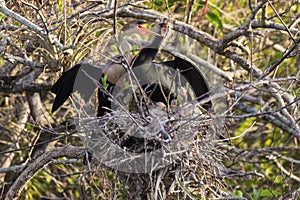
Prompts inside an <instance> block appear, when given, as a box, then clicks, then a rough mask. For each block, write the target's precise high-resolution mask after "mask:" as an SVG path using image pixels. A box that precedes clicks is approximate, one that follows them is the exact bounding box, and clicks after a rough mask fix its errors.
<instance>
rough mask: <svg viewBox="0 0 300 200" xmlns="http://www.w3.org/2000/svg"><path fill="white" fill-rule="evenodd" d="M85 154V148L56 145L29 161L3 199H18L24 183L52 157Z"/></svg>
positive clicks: (76, 156)
mask: <svg viewBox="0 0 300 200" xmlns="http://www.w3.org/2000/svg"><path fill="white" fill-rule="evenodd" d="M84 155H85V149H83V148H80V147H75V146H65V147H56V148H54V149H52V150H50V151H48V152H46V153H44V154H42V155H41V156H40V157H38V158H37V159H36V160H34V161H33V162H32V163H29V164H28V166H27V167H26V169H25V170H24V171H23V172H22V174H21V175H20V176H19V177H18V179H17V180H16V181H15V182H14V184H13V185H12V186H11V188H10V189H9V191H8V193H7V195H6V197H5V200H12V199H18V198H19V197H20V194H21V192H22V190H23V189H24V187H25V185H26V183H27V182H28V181H30V179H32V178H33V177H34V175H35V174H36V173H37V172H38V171H40V170H41V169H42V168H43V167H44V166H46V165H47V164H49V163H50V162H51V161H52V159H57V158H61V157H67V158H81V157H83V156H84Z"/></svg>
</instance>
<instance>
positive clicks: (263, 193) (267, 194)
mask: <svg viewBox="0 0 300 200" xmlns="http://www.w3.org/2000/svg"><path fill="white" fill-rule="evenodd" d="M259 196H261V197H271V196H273V194H272V193H271V192H270V190H267V189H266V190H261V191H260V192H259Z"/></svg>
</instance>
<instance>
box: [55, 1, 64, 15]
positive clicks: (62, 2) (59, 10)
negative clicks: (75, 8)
mask: <svg viewBox="0 0 300 200" xmlns="http://www.w3.org/2000/svg"><path fill="white" fill-rule="evenodd" d="M57 3H58V12H59V13H61V12H62V11H63V10H64V1H63V0H57Z"/></svg>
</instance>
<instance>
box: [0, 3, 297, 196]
mask: <svg viewBox="0 0 300 200" xmlns="http://www.w3.org/2000/svg"><path fill="white" fill-rule="evenodd" d="M0 2H1V5H0V107H1V111H0V143H1V145H0V154H1V156H0V165H1V169H0V183H1V184H0V186H1V188H2V189H1V193H0V196H1V197H2V198H4V196H5V195H6V193H7V191H8V189H9V188H10V187H11V185H12V183H13V182H15V181H16V180H17V177H19V176H20V174H21V172H22V171H23V170H24V169H25V168H24V167H25V166H28V165H29V164H30V163H31V162H33V160H35V159H37V158H40V157H39V156H41V155H42V156H43V155H44V156H48V154H46V153H45V152H48V151H49V150H51V149H54V147H60V148H62V149H60V150H63V148H64V147H66V146H70V145H72V146H77V147H82V142H81V141H80V140H79V138H78V136H77V135H76V133H75V132H76V131H75V130H74V126H73V124H72V118H71V117H72V116H73V113H72V111H71V105H70V103H68V104H65V105H64V106H63V108H61V110H60V111H59V112H56V113H52V112H51V105H52V102H53V99H54V95H53V94H51V93H50V92H49V90H50V88H51V86H52V85H53V83H54V82H55V81H56V80H57V78H58V77H59V76H60V75H61V73H62V72H63V71H65V70H66V69H68V68H70V67H71V66H73V65H74V64H75V63H77V62H79V61H82V60H84V59H87V58H90V57H91V55H93V54H94V52H93V50H98V49H97V48H99V49H100V50H99V51H101V46H100V44H101V42H102V40H103V39H104V38H105V37H108V36H111V35H112V34H113V28H114V20H116V22H117V23H116V25H117V29H120V27H121V25H122V24H124V23H125V22H126V21H129V20H130V19H132V18H138V19H144V20H149V21H154V20H156V19H158V18H162V17H166V18H168V19H169V20H170V24H171V28H172V29H173V30H175V31H178V32H181V33H182V34H185V35H187V36H189V37H190V38H193V40H194V41H195V42H196V44H197V45H199V46H201V47H199V51H197V48H194V52H193V54H194V55H195V56H196V57H199V58H202V59H204V60H206V61H207V62H208V63H210V64H211V67H212V68H211V69H214V70H211V71H212V73H215V74H217V76H218V77H220V79H221V80H222V81H221V82H222V84H223V86H224V89H223V90H222V91H218V93H217V94H220V95H221V96H222V97H224V99H225V100H226V101H225V102H226V109H223V110H222V112H221V113H218V115H215V116H217V117H218V118H219V119H222V120H224V127H223V129H222V134H223V135H224V136H225V138H229V139H227V140H219V139H216V146H215V150H216V151H219V152H220V154H222V155H224V156H223V158H222V163H223V164H224V166H226V168H228V169H230V170H232V175H231V174H230V173H227V174H226V176H225V175H224V177H222V178H221V179H222V181H224V182H222V190H223V191H226V192H227V193H229V194H231V195H232V196H235V197H236V198H240V199H242V198H246V199H297V197H298V198H299V194H300V191H299V185H300V167H299V165H300V149H299V141H300V127H299V126H300V123H299V121H300V114H299V113H300V112H299V106H300V105H299V104H300V56H299V55H300V46H299V43H300V33H299V31H300V14H299V13H300V4H299V1H298V0H290V1H285V0H272V1H271V0H260V1H254V0H247V1H246V0H230V1H217V0H207V1H203V0H189V1H187V0H169V1H168V0H166V1H160V0H158V1H117V2H112V1H107V2H106V1H80V0H56V1H54V0H48V1H46V0H27V1H25V0H18V1H10V0H8V1H6V2H5V1H3V0H2V1H0ZM115 3H116V4H115ZM5 5H6V6H5ZM9 11H12V12H13V13H10V12H9ZM16 14H18V15H21V16H22V17H24V18H25V19H27V21H26V20H25V21H24V20H22V18H20V17H19V16H18V15H16ZM29 22H30V23H29ZM188 24H189V25H190V26H188ZM202 64H203V63H202ZM206 64H207V63H206ZM207 65H208V64H207ZM204 66H205V64H204ZM212 85H213V84H212ZM212 98H217V97H215V96H213V97H212ZM223 102H224V101H223ZM75 150H76V152H75V153H74V152H72V153H69V152H68V151H65V152H63V153H64V154H61V155H60V154H59V155H58V156H56V157H55V156H54V157H51V158H53V161H52V162H51V163H50V164H49V165H43V166H41V168H42V170H40V171H39V172H38V173H37V174H35V175H34V174H32V175H34V176H33V177H27V178H32V179H31V180H30V181H29V182H28V183H26V184H25V183H24V189H23V188H22V189H23V191H22V193H21V197H20V198H21V199H37V198H41V199H49V198H52V199H102V198H103V199H106V198H107V199H110V198H113V197H116V198H117V199H122V198H125V197H124V194H125V192H124V190H125V189H124V187H123V186H124V185H123V184H122V182H121V181H120V180H119V179H118V178H117V177H116V175H115V173H114V172H113V171H110V170H109V169H106V168H105V167H102V166H98V165H96V164H94V165H93V166H92V168H89V167H87V166H86V165H84V164H83V163H82V157H83V156H84V151H80V150H78V149H75ZM75 150H74V151H75ZM51 156H52V154H51ZM61 157H66V158H61ZM41 163H43V162H41ZM45 164H46V163H45ZM199 173H200V171H199ZM219 186H220V185H219ZM195 187H198V188H202V189H203V188H205V187H206V185H205V183H201V184H196V186H195ZM220 187H221V186H220ZM181 189H182V188H181ZM178 190H180V189H178ZM208 190H209V191H210V192H207V191H208ZM201 191H202V193H201V192H200V193H198V194H195V195H194V198H195V199H197V198H198V199H201V198H208V197H219V198H222V194H214V191H215V190H214V189H211V188H209V189H208V188H205V189H203V190H201ZM20 192H21V190H20ZM173 198H175V197H174V196H173ZM178 198H180V197H178ZM185 198H187V199H188V198H191V197H190V196H189V195H186V196H185ZM224 198H225V197H224Z"/></svg>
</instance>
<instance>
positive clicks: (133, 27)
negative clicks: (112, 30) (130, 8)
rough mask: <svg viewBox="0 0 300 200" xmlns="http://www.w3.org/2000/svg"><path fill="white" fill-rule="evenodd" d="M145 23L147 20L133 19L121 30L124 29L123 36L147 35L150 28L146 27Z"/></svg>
mask: <svg viewBox="0 0 300 200" xmlns="http://www.w3.org/2000/svg"><path fill="white" fill-rule="evenodd" d="M145 24H147V22H145V21H143V20H132V21H130V22H128V23H127V24H125V25H124V27H123V28H122V30H121V31H123V34H122V35H123V37H124V36H126V35H130V34H134V33H136V34H140V35H146V34H147V33H149V29H148V28H146V27H145Z"/></svg>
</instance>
